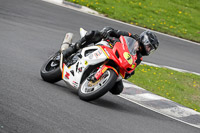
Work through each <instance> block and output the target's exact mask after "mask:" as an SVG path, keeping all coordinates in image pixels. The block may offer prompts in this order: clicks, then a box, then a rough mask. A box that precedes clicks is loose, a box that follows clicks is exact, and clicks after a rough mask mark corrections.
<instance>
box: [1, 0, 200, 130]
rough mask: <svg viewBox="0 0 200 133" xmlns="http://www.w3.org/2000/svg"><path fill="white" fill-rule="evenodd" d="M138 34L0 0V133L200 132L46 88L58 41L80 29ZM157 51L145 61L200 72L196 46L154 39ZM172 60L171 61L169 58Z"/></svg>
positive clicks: (31, 3)
mask: <svg viewBox="0 0 200 133" xmlns="http://www.w3.org/2000/svg"><path fill="white" fill-rule="evenodd" d="M106 25H111V26H113V27H115V28H119V29H123V30H128V31H136V33H140V32H142V31H141V30H140V29H135V28H133V27H129V26H127V25H121V24H118V23H115V22H112V21H109V20H104V19H101V18H98V17H94V16H91V15H88V14H84V13H81V12H77V11H74V10H70V9H66V8H63V7H59V6H56V5H53V4H49V3H46V2H42V1H40V0H17V1H16V0H0V132H1V133H78V132H91V133H95V132H98V133H99V132H105V133H117V132H120V133H121V132H124V133H141V132H142V133H199V131H200V130H199V129H198V128H195V127H192V126H189V125H186V124H184V123H181V122H178V121H176V120H173V119H171V118H168V117H165V116H163V115H160V114H157V113H155V112H153V111H150V110H147V109H145V108H143V107H141V106H139V105H137V104H134V103H131V102H129V101H126V100H124V99H122V98H120V97H117V96H113V95H111V94H107V95H105V96H104V97H102V98H100V99H98V100H96V101H93V102H84V101H81V100H80V99H79V98H78V96H77V94H76V91H74V90H72V89H67V88H66V86H65V84H64V83H63V82H59V83H57V84H49V83H46V82H44V81H42V79H41V78H40V74H39V70H40V67H41V65H42V64H43V62H44V61H45V60H46V59H47V57H48V56H49V55H50V54H52V53H54V52H55V51H57V50H58V48H59V47H60V44H61V43H62V40H63V37H64V35H65V33H66V31H68V32H73V33H75V35H77V37H76V38H75V39H78V32H79V31H78V30H79V27H80V26H81V27H83V28H85V29H87V30H91V29H101V28H102V27H103V26H106ZM158 37H159V38H160V42H162V44H163V45H162V46H161V47H160V50H159V51H158V52H156V53H155V54H154V55H153V56H151V57H150V58H148V59H147V58H145V60H146V61H150V62H153V63H160V64H164V65H174V66H175V67H176V66H177V67H179V66H180V67H179V68H183V69H186V70H190V71H195V72H199V71H200V70H199V69H198V66H199V65H200V64H199V61H198V60H199V50H200V48H199V46H197V45H194V44H189V43H185V42H184V41H180V40H177V39H172V38H169V37H165V36H163V35H158ZM172 57H174V58H172Z"/></svg>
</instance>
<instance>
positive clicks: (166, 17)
mask: <svg viewBox="0 0 200 133" xmlns="http://www.w3.org/2000/svg"><path fill="white" fill-rule="evenodd" d="M68 1H71V2H74V3H77V4H80V5H84V6H87V7H89V8H92V9H94V10H96V11H98V12H100V13H102V14H105V15H106V16H108V17H110V18H114V19H117V20H121V21H124V22H127V23H130V24H134V25H138V26H141V27H146V28H149V29H152V30H156V31H161V32H164V33H167V34H171V35H175V36H178V37H181V38H186V39H189V40H192V41H196V42H200V6H199V5H200V0H68Z"/></svg>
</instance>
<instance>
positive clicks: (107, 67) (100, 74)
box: [94, 64, 119, 80]
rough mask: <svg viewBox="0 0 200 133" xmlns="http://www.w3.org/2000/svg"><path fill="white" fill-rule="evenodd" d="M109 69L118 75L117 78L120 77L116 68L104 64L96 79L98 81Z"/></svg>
mask: <svg viewBox="0 0 200 133" xmlns="http://www.w3.org/2000/svg"><path fill="white" fill-rule="evenodd" d="M107 69H112V70H113V71H114V72H115V73H116V74H117V76H118V75H119V73H118V72H117V70H116V69H115V68H114V67H112V66H108V65H106V64H104V65H102V66H101V67H100V68H99V70H98V71H97V73H96V74H95V75H94V77H95V79H96V80H98V79H99V78H100V77H101V76H102V75H103V73H104V72H105V71H106V70H107Z"/></svg>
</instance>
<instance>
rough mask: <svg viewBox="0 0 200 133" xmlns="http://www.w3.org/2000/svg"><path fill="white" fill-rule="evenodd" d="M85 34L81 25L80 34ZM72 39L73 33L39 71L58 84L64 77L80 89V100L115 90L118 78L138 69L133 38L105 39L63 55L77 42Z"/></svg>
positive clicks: (51, 81)
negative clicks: (65, 55)
mask: <svg viewBox="0 0 200 133" xmlns="http://www.w3.org/2000/svg"><path fill="white" fill-rule="evenodd" d="M86 33H87V31H86V30H84V29H83V28H80V35H81V37H83V36H84V35H85V34H86ZM72 38H73V34H72V33H67V34H66V36H65V38H64V41H63V44H62V45H61V49H60V50H59V51H58V52H56V53H55V54H53V55H52V56H50V57H49V59H48V60H47V61H46V62H45V63H44V65H43V66H42V68H41V70H40V74H41V77H42V79H43V80H44V81H47V82H50V83H55V82H58V81H60V80H63V81H65V82H66V83H67V84H68V85H70V86H71V87H73V88H74V89H76V90H78V96H79V97H80V99H82V100H84V101H92V100H95V99H97V98H99V97H101V96H103V95H104V94H106V93H107V92H108V91H111V90H112V91H113V90H114V89H115V88H113V86H114V85H115V83H116V82H117V81H119V80H121V79H122V78H124V77H125V75H126V73H128V74H130V73H132V72H133V71H134V70H135V67H136V65H137V64H136V63H135V61H136V60H137V56H136V50H135V49H136V48H135V45H134V44H135V43H136V41H135V40H134V39H133V38H131V37H125V36H120V38H119V39H117V41H116V39H115V41H113V38H109V39H107V40H104V39H102V40H101V41H100V42H98V43H96V44H94V45H93V46H88V47H85V48H83V49H81V50H79V51H78V52H76V53H74V54H72V55H71V56H69V57H67V58H64V57H63V54H62V51H63V50H65V49H67V48H68V47H69V45H73V44H74V43H72ZM111 40H112V41H111Z"/></svg>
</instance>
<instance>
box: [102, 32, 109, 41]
mask: <svg viewBox="0 0 200 133" xmlns="http://www.w3.org/2000/svg"><path fill="white" fill-rule="evenodd" d="M100 34H101V37H102V38H103V39H105V40H107V39H108V37H109V34H108V32H107V31H100Z"/></svg>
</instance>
